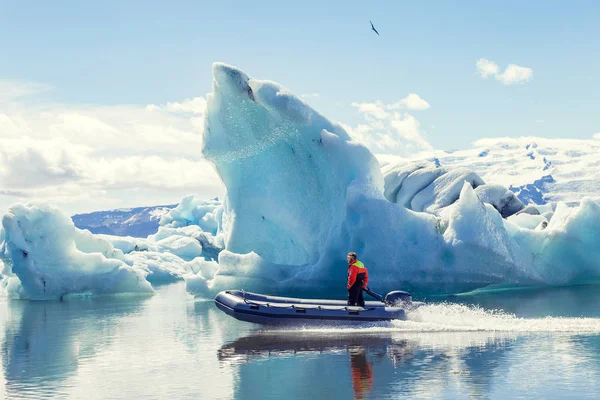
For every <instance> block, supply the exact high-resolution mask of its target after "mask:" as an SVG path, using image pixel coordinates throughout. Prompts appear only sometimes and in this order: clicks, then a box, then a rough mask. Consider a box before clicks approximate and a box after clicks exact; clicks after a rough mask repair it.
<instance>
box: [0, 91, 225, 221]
mask: <svg viewBox="0 0 600 400" xmlns="http://www.w3.org/2000/svg"><path fill="white" fill-rule="evenodd" d="M25 92H26V91H25V90H20V92H19V93H25ZM11 93H13V94H11V96H13V97H14V94H15V93H17V91H13V92H11ZM32 94H33V93H32ZM205 104H206V103H205V99H204V98H202V97H197V98H193V99H188V100H184V101H182V102H173V103H166V104H165V105H154V106H153V105H150V106H146V105H139V106H136V105H123V106H110V107H104V106H97V107H96V106H72V105H68V106H67V105H42V106H40V105H37V106H27V105H23V104H17V103H15V102H11V101H9V102H8V103H7V105H8V106H5V107H2V108H0V212H1V210H2V209H4V208H5V207H7V206H8V205H9V204H12V203H14V202H16V201H19V200H27V199H36V198H41V199H44V200H48V201H51V202H54V203H56V204H57V205H59V206H62V207H63V209H65V211H66V212H72V213H74V212H82V211H92V210H97V209H105V208H107V207H111V208H112V207H128V206H135V205H144V204H147V205H153V204H166V203H174V202H177V201H178V200H180V198H181V197H182V196H184V195H186V194H190V193H195V194H198V195H200V196H202V195H205V196H206V197H214V196H219V195H221V194H222V193H223V192H224V188H223V185H222V183H221V181H220V179H219V178H218V176H217V174H216V172H215V171H214V169H213V167H212V165H211V164H210V163H208V161H206V160H205V159H203V158H202V155H201V152H200V151H201V146H202V130H203V126H204V110H205Z"/></svg>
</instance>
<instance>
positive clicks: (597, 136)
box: [592, 132, 600, 140]
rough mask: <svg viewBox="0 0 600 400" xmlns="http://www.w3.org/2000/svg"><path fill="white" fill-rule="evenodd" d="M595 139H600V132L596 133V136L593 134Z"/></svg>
mask: <svg viewBox="0 0 600 400" xmlns="http://www.w3.org/2000/svg"><path fill="white" fill-rule="evenodd" d="M592 137H593V138H594V139H597V140H600V132H598V133H595V134H594V136H592Z"/></svg>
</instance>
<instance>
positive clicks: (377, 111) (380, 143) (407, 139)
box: [344, 95, 433, 154]
mask: <svg viewBox="0 0 600 400" xmlns="http://www.w3.org/2000/svg"><path fill="white" fill-rule="evenodd" d="M415 96H416V95H415ZM416 97H417V98H418V100H417V99H416V98H414V97H413V98H412V100H410V99H411V96H410V95H409V96H408V97H406V98H405V99H403V100H400V101H398V102H396V103H393V104H384V103H383V102H382V101H379V100H378V101H376V102H374V103H352V105H353V106H354V107H356V108H357V109H358V111H359V113H361V114H362V116H363V118H364V119H365V121H366V122H367V123H366V124H359V125H358V126H357V127H354V128H352V127H349V126H346V125H344V127H345V128H346V130H348V132H349V133H350V135H351V136H352V137H353V139H355V140H356V141H358V142H360V143H363V144H364V145H365V146H367V147H368V148H369V149H370V150H371V151H372V152H373V153H375V154H407V153H413V152H419V151H430V150H432V149H433V147H432V146H431V144H430V143H429V142H428V141H427V140H425V139H424V138H423V136H422V134H421V132H420V124H419V121H418V120H417V119H416V118H415V117H414V116H413V115H411V114H408V113H405V112H398V111H392V110H395V109H398V108H401V107H406V103H411V101H412V103H411V105H412V106H418V107H421V109H423V108H422V107H423V103H421V101H422V102H425V101H424V100H422V99H421V98H420V97H419V96H416ZM407 99H409V100H407ZM405 100H406V102H404V101H405ZM403 102H404V103H403ZM425 103H426V102H425ZM427 105H429V104H427Z"/></svg>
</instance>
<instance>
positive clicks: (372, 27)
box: [369, 21, 379, 35]
mask: <svg viewBox="0 0 600 400" xmlns="http://www.w3.org/2000/svg"><path fill="white" fill-rule="evenodd" d="M369 22H371V21H369ZM371 29H373V30H374V31H375V33H376V34H378V35H379V32H377V29H375V27H374V26H373V23H372V22H371Z"/></svg>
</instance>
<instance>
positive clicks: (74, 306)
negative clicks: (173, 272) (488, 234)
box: [0, 284, 600, 399]
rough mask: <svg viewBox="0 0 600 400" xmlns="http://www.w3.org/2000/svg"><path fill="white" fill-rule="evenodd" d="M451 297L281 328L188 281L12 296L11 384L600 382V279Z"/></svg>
mask: <svg viewBox="0 0 600 400" xmlns="http://www.w3.org/2000/svg"><path fill="white" fill-rule="evenodd" d="M446 300H447V301H448V302H452V303H439V300H438V303H433V304H430V305H428V306H425V307H424V308H422V309H421V310H420V311H419V312H418V313H414V314H413V315H411V319H412V320H411V321H407V322H400V323H397V324H394V325H393V326H391V327H380V328H369V329H365V330H335V329H329V330H327V329H324V330H293V331H282V330H280V331H273V330H260V329H259V327H257V326H253V325H250V324H246V323H242V322H237V321H235V320H233V319H231V318H230V317H228V316H226V315H225V314H223V313H221V312H220V311H218V310H217V309H216V308H215V306H214V305H213V303H212V301H198V300H194V298H193V297H192V296H190V295H188V294H186V293H185V288H184V285H183V284H176V285H170V286H165V287H162V288H160V289H159V290H158V294H157V295H155V296H153V297H150V298H120V299H96V300H90V299H87V300H72V301H69V302H63V303H59V302H24V301H7V300H4V299H0V351H1V363H0V372H1V376H0V398H7V399H25V398H27V399H29V398H58V399H60V398H72V399H83V398H86V399H89V398H102V399H127V398H144V399H187V398H189V399H234V398H235V399H283V398H285V399H306V398H313V399H321V398H327V399H351V398H357V399H362V398H365V399H366V398H374V399H380V398H381V399H388V398H400V397H411V398H436V399H437V398H461V399H462V398H491V399H505V398H561V399H564V398H578V399H580V398H598V397H599V396H600V351H599V350H600V310H599V309H598V304H600V287H598V286H582V287H576V288H569V289H551V290H543V291H541V290H537V291H522V292H504V293H495V294H486V295H478V296H462V297H456V298H451V299H446ZM429 301H430V302H431V299H429ZM473 304H478V305H480V307H478V306H473ZM494 309H503V310H505V312H508V313H511V314H514V316H513V315H509V314H506V313H502V312H498V311H492V310H494Z"/></svg>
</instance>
